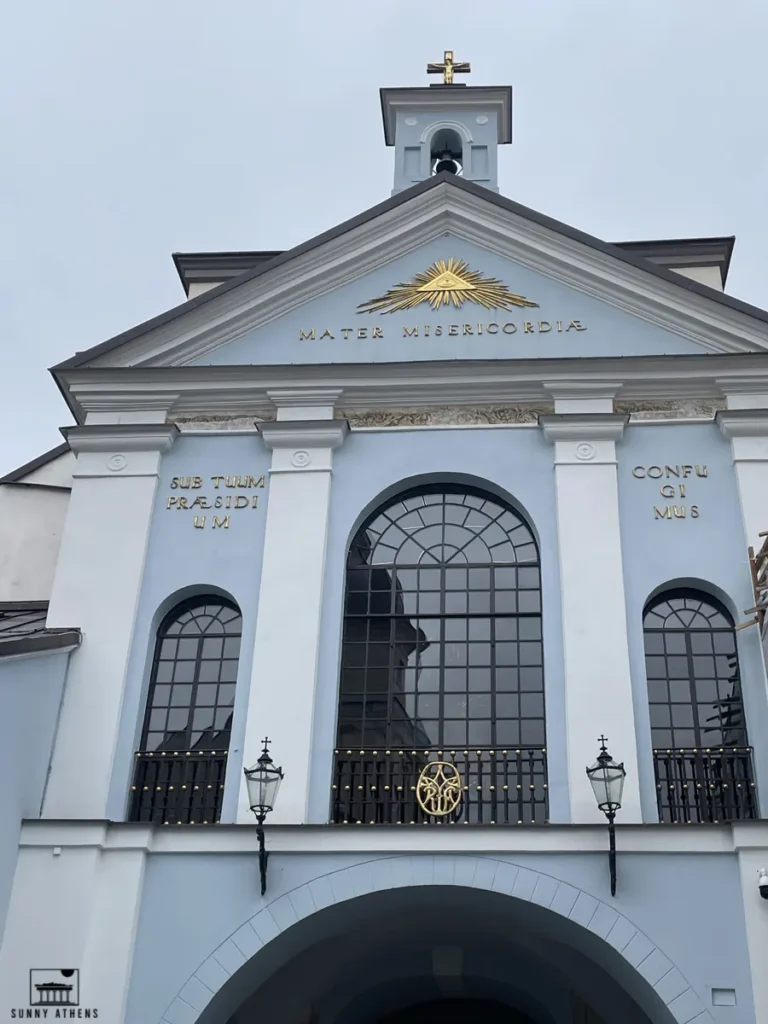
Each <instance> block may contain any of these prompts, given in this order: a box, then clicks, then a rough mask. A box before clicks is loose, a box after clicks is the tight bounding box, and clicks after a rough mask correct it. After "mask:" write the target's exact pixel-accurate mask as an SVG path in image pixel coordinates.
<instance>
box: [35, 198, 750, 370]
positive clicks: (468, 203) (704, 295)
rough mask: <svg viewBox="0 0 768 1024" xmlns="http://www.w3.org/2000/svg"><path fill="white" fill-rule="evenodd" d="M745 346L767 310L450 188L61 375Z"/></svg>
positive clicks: (236, 282) (150, 327)
mask: <svg viewBox="0 0 768 1024" xmlns="http://www.w3.org/2000/svg"><path fill="white" fill-rule="evenodd" d="M417 339H418V340H417ZM744 352H752V353H756V352H760V353H766V352H768V314H766V313H765V312H764V311H761V310H758V309H756V308H754V307H750V306H747V305H746V304H743V303H740V302H738V301H737V300H734V299H731V298H729V297H727V296H722V295H719V294H718V293H716V292H714V291H712V290H711V289H708V288H706V287H704V286H701V285H698V284H696V283H695V282H691V281H689V280H687V279H685V278H682V277H679V276H678V275H675V274H673V273H671V272H668V271H665V270H663V269H660V268H657V267H654V266H653V265H651V264H649V263H647V262H646V261H644V260H642V259H640V258H638V257H633V256H631V255H629V254H626V253H623V252H621V251H620V250H619V249H617V248H616V247H613V246H610V245H607V244H605V243H602V242H600V241H599V240H597V239H593V238H590V237H589V236H586V235H583V234H581V233H580V232H578V231H575V230H573V229H570V228H568V227H567V226H565V225H562V224H558V223H557V222H554V221H551V220H549V219H548V218H545V217H543V216H541V215H539V214H535V213H534V212H533V211H530V210H526V209H525V208H523V207H520V206H518V205H517V204H515V203H512V202H510V201H509V200H506V199H503V198H501V197H498V196H497V195H495V194H494V193H492V192H490V191H488V190H485V189H483V188H481V187H479V186H473V185H469V184H467V183H462V182H456V181H454V180H453V179H451V178H447V179H445V180H437V179H434V180H433V181H432V182H428V183H423V184H422V185H419V186H415V187H414V188H413V189H410V190H408V191H407V192H404V193H401V194H400V195H398V196H396V197H394V199H392V200H390V201H388V202H386V203H383V204H381V206H379V207H377V208H375V209H374V210H372V211H369V212H368V213H367V214H364V215H361V216H360V217H358V218H355V220H353V221H350V222H348V223H347V224H345V225H341V226H340V227H339V228H338V229H335V230H333V231H330V232H327V233H326V234H325V235H324V236H321V237H320V238H318V239H315V240H313V241H311V242H309V243H306V244H305V245H303V246H299V247H298V248H297V249H295V250H292V251H290V252H288V253H285V254H282V255H280V256H279V257H277V258H276V259H274V260H272V261H270V262H268V263H266V264H265V265H263V266H261V267H259V269H258V270H257V271H254V272H249V273H246V274H244V275H242V277H240V278H235V279H233V280H232V281H230V282H228V283H227V284H226V285H222V286H220V287H218V288H215V289H213V290H212V291H211V292H209V293H207V294H205V295H203V296H201V297H199V298H197V299H195V300H192V301H191V302H188V303H185V304H184V305H183V306H181V307H178V308H177V309H175V310H171V311H170V312H169V313H168V314H164V315H163V316H161V317H158V318H156V319H155V320H154V321H150V322H149V323H148V324H144V325H142V326H140V327H139V328H136V329H135V330H133V331H129V332H126V333H125V334H124V335H122V336H120V337H118V338H116V339H113V340H112V341H111V342H107V343H104V344H103V345H100V346H97V347H96V348H95V349H92V350H90V351H89V352H86V353H82V354H80V355H79V356H77V357H75V358H74V359H72V360H68V361H67V362H66V363H63V364H61V365H60V367H56V368H55V369H56V370H57V371H59V372H64V371H67V370H71V369H75V368H78V369H80V368H85V367H94V368H95V367H100V368H108V367H114V368H117V367H150V366H154V367H162V366H166V367H180V366H198V367H200V366H237V365H240V366H243V365H250V366H258V365H265V366H269V365H278V364H280V365H287V364H296V363H300V364H312V365H323V364H337V363H379V362H404V361H405V362H407V361H431V360H435V361H444V360H461V359H475V360H477V359H481V360H485V359H490V360H492V359H505V360H510V359H518V358H519V359H537V358H557V359H562V358H573V357H583V358H585V359H589V358H604V357H611V356H663V355H669V356H676V355H696V354H698V355H702V354H707V353H720V354H728V353H744Z"/></svg>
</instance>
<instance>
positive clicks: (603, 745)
mask: <svg viewBox="0 0 768 1024" xmlns="http://www.w3.org/2000/svg"><path fill="white" fill-rule="evenodd" d="M597 742H598V743H599V744H600V751H601V753H602V752H603V751H605V752H607V751H608V737H607V736H598V738H597Z"/></svg>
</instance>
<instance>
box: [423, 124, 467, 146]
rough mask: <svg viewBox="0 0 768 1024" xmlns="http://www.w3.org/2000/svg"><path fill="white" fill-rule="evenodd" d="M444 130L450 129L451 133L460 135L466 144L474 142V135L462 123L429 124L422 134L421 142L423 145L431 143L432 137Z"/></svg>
mask: <svg viewBox="0 0 768 1024" xmlns="http://www.w3.org/2000/svg"><path fill="white" fill-rule="evenodd" d="M443 128H449V129H450V130H451V131H454V132H456V134H457V135H459V136H460V137H461V139H462V140H463V141H464V142H465V143H471V142H472V133H471V132H470V130H469V128H467V126H466V125H465V124H462V123H461V121H434V122H433V123H432V124H428V125H427V127H426V128H425V129H424V131H423V132H422V133H421V138H420V139H419V142H421V143H422V144H424V143H426V142H431V141H432V136H433V135H435V134H436V132H439V131H442V130H443Z"/></svg>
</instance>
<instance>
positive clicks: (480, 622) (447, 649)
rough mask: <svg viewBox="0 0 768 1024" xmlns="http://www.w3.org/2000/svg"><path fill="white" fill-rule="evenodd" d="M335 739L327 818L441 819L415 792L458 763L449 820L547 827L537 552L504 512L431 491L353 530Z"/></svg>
mask: <svg viewBox="0 0 768 1024" xmlns="http://www.w3.org/2000/svg"><path fill="white" fill-rule="evenodd" d="M337 742H338V748H339V749H338V751H337V754H336V771H335V778H334V786H335V789H334V802H333V818H334V820H335V821H360V822H363V821H364V822H366V823H371V822H374V823H376V822H385V823H392V824H394V823H398V822H399V823H404V824H405V823H408V822H410V821H414V822H415V821H417V820H422V821H423V820H438V819H440V818H442V815H437V814H434V815H431V814H429V813H427V811H426V810H425V807H424V806H423V805H422V804H420V803H419V800H418V792H417V790H418V782H419V778H420V777H421V776H422V775H423V773H424V768H425V766H426V765H427V764H429V763H434V762H438V761H444V762H445V763H447V764H448V763H450V764H452V765H454V766H455V768H456V772H457V776H456V778H455V780H454V784H459V783H460V786H461V799H460V802H459V804H458V806H457V807H456V808H455V809H454V810H453V811H452V812H451V814H450V815H448V816H447V818H446V820H452V821H458V820H462V821H467V822H480V821H482V822H498V823H502V822H503V823H512V822H514V823H517V822H524V821H525V822H530V821H543V820H545V817H546V779H545V750H544V744H545V719H544V675H543V656H542V634H541V592H540V580H539V559H538V549H537V546H536V542H535V540H534V538H533V535H532V533H531V530H530V527H529V526H528V525H527V523H525V521H524V520H523V519H522V518H521V516H520V515H519V514H518V513H517V512H515V511H513V509H512V508H510V507H508V506H507V505H505V504H503V503H502V502H500V501H499V500H498V499H497V498H494V497H491V496H490V495H488V494H485V493H483V492H481V491H477V490H472V489H468V488H463V487H457V486H442V487H441V486H431V487H425V488H420V489H419V490H416V491H410V492H408V493H406V494H403V495H401V496H399V497H398V498H396V499H394V500H392V501H390V502H388V503H387V504H386V505H384V506H383V507H381V508H380V509H378V510H377V511H376V512H375V513H374V514H373V515H372V516H370V517H369V519H368V520H367V521H366V522H365V523H364V524H363V526H362V527H361V528H360V529H359V530H358V532H357V534H356V536H355V537H354V539H353V541H352V544H351V546H350V550H349V554H348V559H347V577H346V595H345V606H344V635H343V650H342V666H341V683H340V695H339V718H338V737H337ZM435 771H437V769H435ZM444 774H447V775H452V774H453V773H452V772H451V771H449V770H447V771H446V773H444Z"/></svg>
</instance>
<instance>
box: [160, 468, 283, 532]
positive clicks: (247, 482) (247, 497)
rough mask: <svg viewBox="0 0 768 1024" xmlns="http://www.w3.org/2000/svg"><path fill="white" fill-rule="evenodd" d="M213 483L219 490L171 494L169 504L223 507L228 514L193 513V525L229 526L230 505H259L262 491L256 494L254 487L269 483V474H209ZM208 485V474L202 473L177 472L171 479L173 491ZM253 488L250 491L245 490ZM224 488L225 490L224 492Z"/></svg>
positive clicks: (181, 507) (178, 507)
mask: <svg viewBox="0 0 768 1024" xmlns="http://www.w3.org/2000/svg"><path fill="white" fill-rule="evenodd" d="M208 479H209V480H210V485H211V487H212V488H213V490H214V491H218V492H219V493H218V494H195V495H190V496H189V497H187V495H186V494H170V495H168V497H167V498H166V504H165V508H166V511H167V510H169V509H176V511H182V510H186V511H193V512H196V513H197V512H200V511H201V510H203V509H222V510H225V511H226V512H227V514H226V515H212V516H205V515H195V516H193V517H192V526H193V527H194V529H196V530H205V529H213V530H228V529H229V524H230V515H229V510H230V509H246V508H258V507H259V495H258V494H253V493H252V492H253V491H254V490H263V488H264V487H265V486H266V477H265V476H263V475H262V476H252V475H251V474H250V473H246V474H236V475H231V476H230V475H218V474H217V475H216V476H212V477H209V478H208ZM204 485H205V478H204V477H202V476H175V477H173V479H172V480H171V484H170V489H171V490H172V491H177V490H179V489H182V490H187V489H189V490H198V489H199V488H201V487H203V486H204ZM228 490H229V491H230V492H231V491H239V492H241V493H238V494H232V493H229V494H227V493H226V491H228ZM243 491H249V492H251V493H249V494H243V493H242V492H243ZM222 492H224V493H222Z"/></svg>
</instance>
